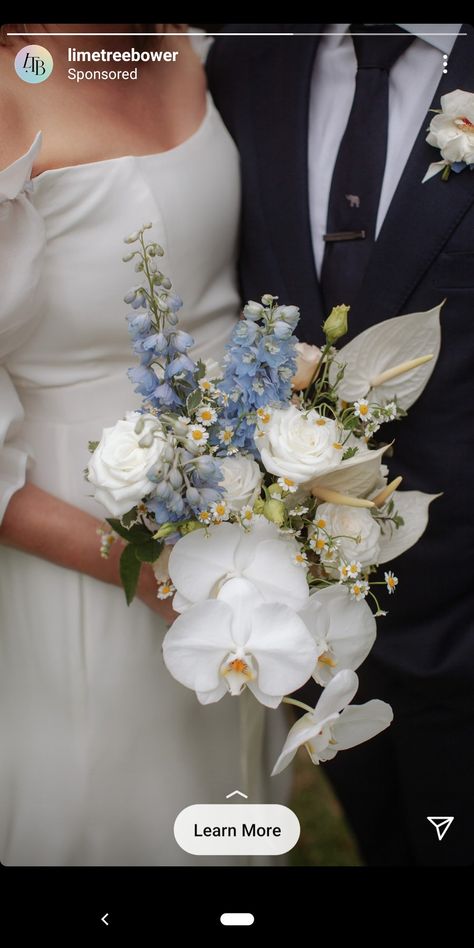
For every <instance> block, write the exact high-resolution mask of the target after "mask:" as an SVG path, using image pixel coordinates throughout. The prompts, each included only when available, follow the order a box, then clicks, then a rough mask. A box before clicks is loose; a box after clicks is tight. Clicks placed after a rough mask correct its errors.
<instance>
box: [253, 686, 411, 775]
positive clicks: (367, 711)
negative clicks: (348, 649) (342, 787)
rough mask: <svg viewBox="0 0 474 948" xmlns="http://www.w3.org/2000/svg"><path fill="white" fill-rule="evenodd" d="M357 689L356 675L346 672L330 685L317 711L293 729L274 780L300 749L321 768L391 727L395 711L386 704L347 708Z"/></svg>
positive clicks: (372, 703)
mask: <svg viewBox="0 0 474 948" xmlns="http://www.w3.org/2000/svg"><path fill="white" fill-rule="evenodd" d="M358 686H359V679H358V677H357V675H356V674H355V672H353V671H347V670H344V671H341V672H339V674H338V675H336V676H335V678H333V679H332V681H330V682H329V684H328V685H327V687H326V688H325V689H324V691H323V693H322V695H321V697H320V699H319V701H318V703H317V705H316V707H315V708H314V710H313V711H308V712H307V714H304V715H303V716H302V717H301V718H300V719H299V720H298V721H297V722H296V724H294V725H293V727H292V728H291V730H290V732H289V734H288V737H287V739H286V741H285V744H284V746H283V750H282V752H281V754H280V756H279V758H278V760H277V762H276V764H275V766H274V768H273V772H272V776H275V775H276V774H279V773H281V771H282V770H284V769H285V767H288V764H290V763H291V761H292V760H293V758H294V756H295V754H296V751H297V750H298V748H299V747H303V746H304V747H306V750H307V751H308V754H309V756H310V757H311V760H312V761H313V764H319V763H322V762H324V761H326V760H332V758H333V757H335V756H336V754H337V752H338V751H340V750H346V749H347V748H349V747H356V746H357V744H363V743H364V741H368V740H370V738H372V737H375V735H376V734H379V733H380V731H384V730H385V728H386V727H388V726H389V724H391V722H392V720H393V711H392V709H391V707H390V705H389V704H386V703H385V701H379V700H378V699H374V700H372V701H368V702H367V703H366V704H362V705H351V706H350V707H347V706H348V705H349V704H350V702H351V701H352V698H353V697H354V695H355V693H356V691H357V688H358Z"/></svg>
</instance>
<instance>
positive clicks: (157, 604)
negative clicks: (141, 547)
mask: <svg viewBox="0 0 474 948" xmlns="http://www.w3.org/2000/svg"><path fill="white" fill-rule="evenodd" d="M157 590H158V584H157V582H156V578H155V574H154V572H153V570H152V568H151V566H150V565H149V564H148V563H144V564H143V566H142V568H141V571H140V579H139V581H138V590H137V595H138V597H139V599H141V600H142V602H144V603H145V604H146V605H147V606H148V607H149V608H150V609H152V610H153V612H157V613H158V615H159V616H160V618H161V619H163V621H164V622H166V624H167V625H171V623H172V622H174V620H175V619H177V618H178V613H177V612H175V611H174V609H173V606H172V602H173V597H172V596H171V597H170V599H157V596H156V593H157Z"/></svg>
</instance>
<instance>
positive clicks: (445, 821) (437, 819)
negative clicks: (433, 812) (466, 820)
mask: <svg viewBox="0 0 474 948" xmlns="http://www.w3.org/2000/svg"><path fill="white" fill-rule="evenodd" d="M426 819H427V820H428V822H429V823H432V824H433V826H434V828H435V830H436V833H437V835H438V839H439V841H440V842H441V840H442V838H443V836H446V833H447V832H448V829H449V827H450V826H451V823H452V822H453V820H454V816H427V817H426Z"/></svg>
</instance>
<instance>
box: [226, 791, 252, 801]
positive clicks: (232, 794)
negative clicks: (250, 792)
mask: <svg viewBox="0 0 474 948" xmlns="http://www.w3.org/2000/svg"><path fill="white" fill-rule="evenodd" d="M235 796H239V797H243V798H244V800H248V796H247V794H246V793H242V791H241V790H233V791H232V793H228V794H227V795H226V800H230V798H231V797H235Z"/></svg>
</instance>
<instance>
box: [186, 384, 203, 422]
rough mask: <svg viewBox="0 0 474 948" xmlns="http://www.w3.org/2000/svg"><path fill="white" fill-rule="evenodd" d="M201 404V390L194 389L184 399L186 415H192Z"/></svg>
mask: <svg viewBox="0 0 474 948" xmlns="http://www.w3.org/2000/svg"><path fill="white" fill-rule="evenodd" d="M201 402H202V392H201V389H199V388H196V389H194V392H191V394H190V395H188V397H187V399H186V409H187V412H188V415H192V413H193V412H195V411H196V408H199V406H200V404H201Z"/></svg>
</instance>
